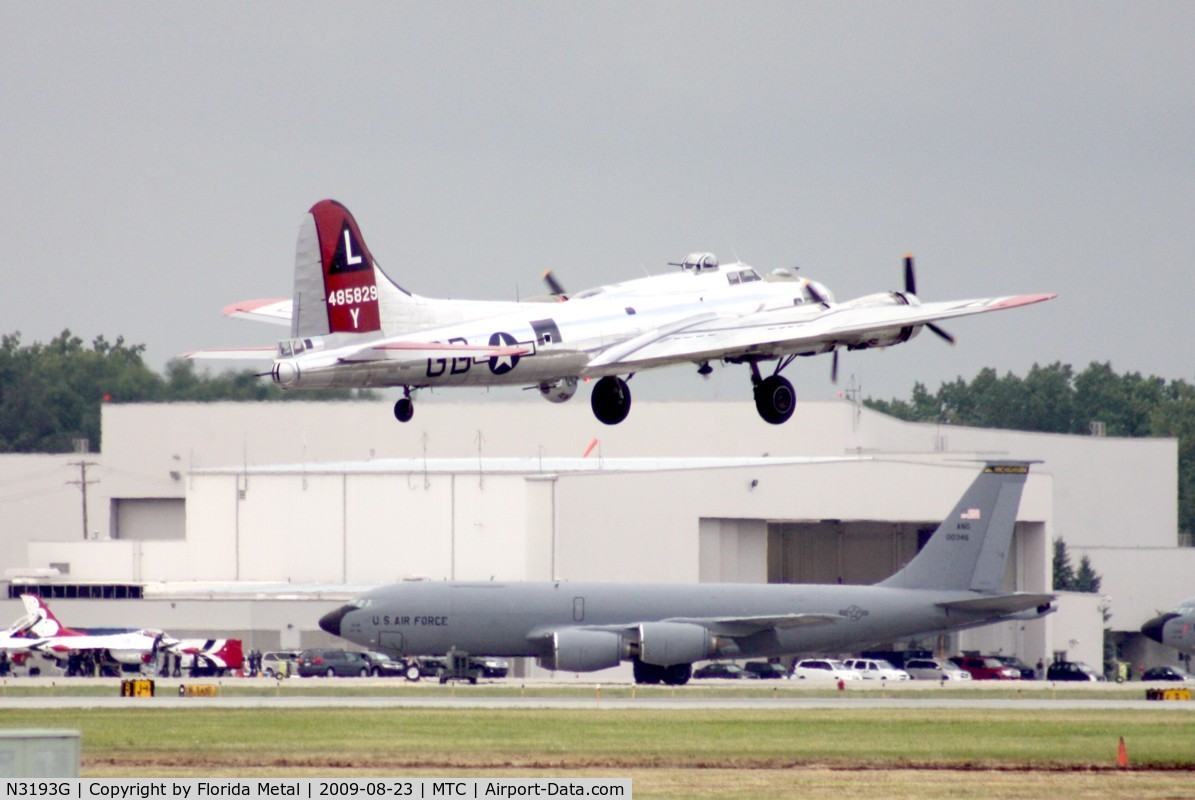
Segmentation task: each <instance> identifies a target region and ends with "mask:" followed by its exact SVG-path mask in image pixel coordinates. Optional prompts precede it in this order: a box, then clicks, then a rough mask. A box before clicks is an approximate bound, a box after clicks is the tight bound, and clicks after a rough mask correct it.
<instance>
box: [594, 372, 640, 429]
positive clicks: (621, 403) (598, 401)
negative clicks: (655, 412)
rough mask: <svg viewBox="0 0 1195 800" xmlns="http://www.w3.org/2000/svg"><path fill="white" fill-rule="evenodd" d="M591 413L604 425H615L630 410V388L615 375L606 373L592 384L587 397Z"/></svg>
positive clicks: (625, 416)
mask: <svg viewBox="0 0 1195 800" xmlns="http://www.w3.org/2000/svg"><path fill="white" fill-rule="evenodd" d="M589 404H590V405H591V406H592V407H593V415H594V416H595V417H597V418H598V421H599V422H603V423H605V424H606V425H617V424H618V423H620V422H622V421H623V420H624V419H626V418H627V414H629V413H630V412H631V390H630V389H629V388H627V382H626V381H624V380H623V379H622V378H619V377H617V376H615V375H607V376H606V377H604V378H601V379H599V380H598V382H597V383H595V384H594V385H593V394H592V395H590V397H589Z"/></svg>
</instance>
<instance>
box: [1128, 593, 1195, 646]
mask: <svg viewBox="0 0 1195 800" xmlns="http://www.w3.org/2000/svg"><path fill="white" fill-rule="evenodd" d="M1141 632H1142V633H1144V634H1145V635H1146V636H1148V637H1149V638H1150V639H1153V640H1154V641H1155V642H1157V643H1158V644H1164V645H1166V646H1167V647H1174V648H1176V649H1178V650H1180V651H1182V652H1183V653H1186V654H1187V655H1195V597H1188V598H1187V599H1186V600H1183V601H1182V602H1181V603H1179V604H1178V606H1177V607H1176V608H1175V609H1174V610H1173V611H1168V612H1166V613H1165V614H1160V615H1158V616H1156V617H1154V618H1153V619H1151V620H1150V621H1149V622H1147V623H1145V624H1144V625H1142V626H1141Z"/></svg>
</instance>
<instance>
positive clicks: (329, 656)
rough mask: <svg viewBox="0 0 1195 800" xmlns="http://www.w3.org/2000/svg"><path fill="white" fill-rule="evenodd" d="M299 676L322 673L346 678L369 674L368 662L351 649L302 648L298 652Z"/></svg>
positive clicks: (304, 676)
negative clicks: (300, 651)
mask: <svg viewBox="0 0 1195 800" xmlns="http://www.w3.org/2000/svg"><path fill="white" fill-rule="evenodd" d="M298 666H299V677H300V678H310V677H311V676H313V675H323V676H326V677H328V678H331V677H333V676H336V677H341V678H347V677H353V676H360V677H362V678H364V677H366V676H367V675H369V662H368V661H366V660H365V657H364V656H363V655H361V654H360V653H356V652H353V651H351V650H304V651H303V652H302V653H299V660H298Z"/></svg>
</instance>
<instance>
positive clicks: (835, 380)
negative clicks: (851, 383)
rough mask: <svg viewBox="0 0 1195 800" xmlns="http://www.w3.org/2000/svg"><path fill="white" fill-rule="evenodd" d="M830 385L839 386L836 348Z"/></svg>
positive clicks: (831, 366) (832, 361) (835, 349)
mask: <svg viewBox="0 0 1195 800" xmlns="http://www.w3.org/2000/svg"><path fill="white" fill-rule="evenodd" d="M830 383H832V384H834V385H835V386H837V385H838V348H837V347H835V348H834V356H833V357H832V359H831V360H830Z"/></svg>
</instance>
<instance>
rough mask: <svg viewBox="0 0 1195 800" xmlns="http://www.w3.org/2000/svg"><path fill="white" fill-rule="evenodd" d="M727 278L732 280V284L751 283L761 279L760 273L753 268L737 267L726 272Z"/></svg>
mask: <svg viewBox="0 0 1195 800" xmlns="http://www.w3.org/2000/svg"><path fill="white" fill-rule="evenodd" d="M726 280H728V281H729V282H730V285H731V286H734V285H736V284H739V283H751V282H752V281H758V280H760V277H759V273H758V272H756V271H755V270H753V269H750V268H748V269H736V270H733V271H731V272H728V273H726Z"/></svg>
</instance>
